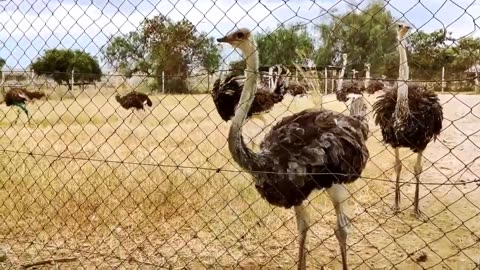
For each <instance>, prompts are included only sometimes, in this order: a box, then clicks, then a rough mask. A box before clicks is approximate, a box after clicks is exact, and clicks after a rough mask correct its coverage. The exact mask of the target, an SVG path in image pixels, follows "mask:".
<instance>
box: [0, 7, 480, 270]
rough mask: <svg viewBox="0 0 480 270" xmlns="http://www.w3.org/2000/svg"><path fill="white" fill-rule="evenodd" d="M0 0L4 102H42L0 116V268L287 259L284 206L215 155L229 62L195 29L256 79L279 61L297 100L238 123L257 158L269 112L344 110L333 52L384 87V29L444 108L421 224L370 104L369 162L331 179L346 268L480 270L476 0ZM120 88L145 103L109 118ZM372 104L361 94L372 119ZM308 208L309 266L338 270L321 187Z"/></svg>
mask: <svg viewBox="0 0 480 270" xmlns="http://www.w3.org/2000/svg"><path fill="white" fill-rule="evenodd" d="M440 2H441V3H440ZM0 7H1V9H0V12H1V14H2V16H0V25H1V27H0V41H1V42H2V43H1V44H2V45H1V50H0V57H1V58H2V59H3V60H4V61H2V64H3V68H2V86H1V87H2V93H3V96H4V99H6V96H7V95H6V93H7V92H8V91H11V90H12V89H19V88H23V89H27V90H28V91H31V92H34V91H40V92H41V93H44V94H45V97H42V98H40V99H35V100H29V99H27V100H28V101H27V102H26V106H25V107H23V108H25V109H26V111H28V115H27V114H26V113H25V111H24V110H23V108H22V106H21V104H20V103H21V102H20V103H19V102H16V103H14V104H12V105H11V106H6V102H2V104H1V105H0V111H1V112H0V128H1V134H2V135H1V136H0V147H1V150H0V268H2V269H19V268H24V269H26V268H37V269H39V268H40V269H49V268H57V267H58V268H66V269H77V268H85V269H97V268H99V269H110V268H122V269H131V268H132V269H133V268H141V269H150V268H151V269H162V268H169V269H171V268H182V269H211V268H215V269H216V268H227V269H230V268H242V269H257V268H265V269H285V268H295V267H296V265H297V254H298V233H297V227H296V223H295V222H296V221H295V216H294V212H293V211H292V210H286V209H283V208H278V207H274V206H271V205H269V204H268V203H267V202H266V201H265V200H263V199H262V198H261V197H260V196H259V194H258V193H257V191H256V190H255V187H254V185H253V183H252V178H251V176H250V174H248V173H247V172H245V171H243V170H241V169H240V168H239V167H238V166H237V164H236V163H235V162H234V161H233V160H232V158H231V155H230V152H229V150H228V146H227V138H228V130H229V127H230V122H225V121H223V120H222V118H221V117H220V116H219V113H218V112H217V110H216V108H215V105H214V103H213V100H212V96H211V95H210V92H211V90H212V88H213V86H214V83H215V81H216V80H217V79H218V78H219V76H223V77H224V76H225V74H226V73H229V72H240V74H242V72H243V69H244V67H242V66H241V64H242V63H241V61H240V62H239V61H238V60H240V59H241V58H239V56H238V55H237V54H236V53H235V52H234V51H233V50H231V49H229V48H227V47H223V48H220V47H218V46H217V43H216V42H214V39H213V38H218V37H221V36H224V35H225V34H227V33H228V32H229V31H231V30H232V29H235V28H238V27H248V28H250V29H251V30H252V31H253V32H254V33H255V34H256V35H257V36H256V39H257V43H258V44H259V50H260V54H261V55H260V62H261V63H260V64H261V66H262V68H261V72H262V78H263V79H262V80H261V81H259V84H262V85H268V84H269V83H270V81H271V73H269V67H270V66H274V65H275V64H283V65H285V66H289V67H292V68H291V71H292V73H291V74H290V75H291V78H290V82H291V83H296V84H299V85H303V86H304V87H305V88H307V89H308V93H307V94H306V95H303V96H295V97H292V96H291V95H286V96H285V97H284V99H283V100H282V101H281V102H280V103H277V104H275V106H274V107H273V109H272V110H271V111H270V112H267V113H264V114H263V117H264V118H265V123H263V122H262V121H258V120H257V119H251V120H249V121H248V123H247V124H246V127H245V128H244V133H245V134H244V135H245V138H246V139H251V140H252V143H253V149H256V148H258V145H260V142H261V141H262V139H263V137H264V135H265V134H266V133H267V132H268V131H269V130H270V127H271V126H272V125H273V124H274V123H276V122H278V121H279V120H280V119H281V118H282V117H284V116H288V115H291V114H293V113H296V112H299V111H302V110H305V109H309V108H313V107H315V106H321V107H323V108H325V109H330V110H334V111H339V112H344V113H346V114H348V111H347V110H346V109H347V107H346V104H345V103H343V102H339V101H337V100H336V96H335V89H336V87H337V83H338V82H337V80H338V70H339V65H340V60H341V59H340V58H341V57H340V55H341V54H342V53H347V54H348V58H349V62H348V65H347V72H346V75H345V79H348V80H350V78H352V80H359V81H363V79H364V78H365V77H369V78H372V79H377V78H380V77H382V75H384V76H385V79H384V80H385V81H386V82H387V81H390V82H393V81H395V80H396V78H397V76H398V59H397V58H398V54H396V44H397V43H396V41H395V28H394V27H395V23H397V22H398V21H402V22H408V23H409V24H410V25H411V26H412V30H411V36H410V39H409V48H408V49H409V64H410V69H411V75H410V77H411V79H412V81H417V83H420V84H424V85H425V86H426V87H427V88H429V89H434V90H435V91H437V93H438V96H439V98H440V102H441V104H442V106H443V114H444V121H443V128H442V133H441V135H440V137H439V138H438V139H437V140H436V141H434V142H433V141H432V142H431V143H430V144H429V145H428V147H427V149H426V150H425V152H424V161H423V168H424V171H423V173H422V174H421V190H420V205H421V207H422V210H423V211H424V213H425V215H426V216H428V220H427V221H421V220H418V219H417V218H416V217H415V216H414V215H412V213H413V210H412V209H413V206H412V205H411V204H412V202H413V193H414V181H415V177H414V173H413V167H414V163H415V154H414V153H413V152H412V151H410V150H408V149H403V148H402V149H401V151H400V154H401V159H402V164H403V171H402V176H401V184H402V187H401V196H402V204H401V211H400V213H398V214H395V213H394V212H393V210H392V206H393V202H394V181H395V170H394V150H393V149H392V148H391V147H389V146H387V145H385V144H384V143H382V134H381V132H380V130H379V127H378V126H376V125H375V123H374V122H373V119H372V117H371V115H372V114H371V113H370V114H369V118H370V120H369V127H370V134H369V138H368V142H367V146H368V149H369V151H370V158H369V161H368V164H367V167H366V168H365V170H364V171H363V173H362V177H361V178H360V179H359V180H357V181H356V182H354V183H353V184H350V185H348V191H349V193H350V195H351V196H350V198H349V200H348V203H347V215H348V216H349V218H350V220H351V227H350V231H349V238H348V249H347V253H348V256H349V257H348V264H349V267H350V268H352V269H357V268H358V269H391V268H394V269H414V268H415V269H416V268H422V269H423V268H428V269H478V267H479V266H480V207H479V205H480V199H479V198H480V193H479V192H480V191H479V185H480V180H479V179H480V177H479V172H480V161H478V160H479V157H480V155H479V154H478V153H479V150H480V149H479V148H480V135H479V134H480V133H479V131H480V118H479V117H480V105H479V104H480V97H479V96H478V87H479V83H478V72H477V67H478V64H479V63H480V39H479V37H480V36H479V32H478V30H477V29H478V26H479V25H478V14H480V4H479V3H477V2H476V1H471V0H461V1H439V2H436V1H423V0H412V1H393V0H392V1H370V2H369V1H346V0H344V1H322V2H318V1H267V2H263V1H262V2H260V1H237V2H228V1H209V0H198V1H173V2H172V1H140V0H136V1H118V2H117V1H109V0H104V1H95V2H91V1H48V2H44V1H26V0H11V1H1V2H0ZM444 29H446V30H444ZM282 31H283V32H282ZM52 49H56V50H53V52H52ZM95 63H97V65H98V67H99V68H100V69H101V70H98V69H96V68H95V67H96V65H95ZM366 63H369V64H371V75H366V73H365V71H364V65H365V64H366ZM294 65H296V66H297V67H299V69H297V68H296V67H295V66H294ZM238 66H240V68H239V67H238ZM302 67H303V71H302ZM100 72H101V75H100ZM356 74H358V75H356ZM132 90H135V91H137V92H141V93H145V94H147V95H148V96H149V98H150V99H151V101H152V106H151V107H148V106H147V107H146V108H145V110H138V111H134V110H127V109H125V108H123V107H122V106H121V104H119V102H117V100H116V95H120V96H124V95H126V94H127V93H130V92H131V91H132ZM380 94H381V93H378V92H377V93H374V94H372V95H367V94H365V95H364V97H365V98H366V100H367V102H368V103H369V104H368V108H369V109H370V110H371V104H373V102H374V101H375V100H376V98H377V97H378V96H379V95H380ZM4 101H6V100H4ZM307 208H308V209H309V211H310V215H311V218H310V219H311V220H310V229H309V237H308V241H307V250H308V252H307V266H308V268H309V269H337V268H338V267H340V265H341V264H340V260H341V258H340V253H339V249H338V242H337V239H336V237H335V233H334V228H335V226H336V217H335V210H334V208H333V206H332V203H331V202H330V200H329V198H328V196H327V195H326V192H324V191H318V192H315V193H313V194H311V195H310V197H309V199H308V203H307Z"/></svg>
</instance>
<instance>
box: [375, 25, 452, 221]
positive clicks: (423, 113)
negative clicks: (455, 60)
mask: <svg viewBox="0 0 480 270" xmlns="http://www.w3.org/2000/svg"><path fill="white" fill-rule="evenodd" d="M409 29H410V27H409V26H406V25H404V24H399V26H398V30H397V39H398V42H399V44H398V52H399V54H400V67H399V76H398V82H397V86H396V88H393V89H390V90H388V89H387V91H385V94H383V95H382V96H380V97H378V100H377V101H376V102H375V103H374V104H373V110H374V117H375V123H376V124H378V125H379V126H380V128H381V131H382V136H383V141H384V142H385V143H387V144H390V145H391V146H392V147H393V148H394V150H395V172H396V185H395V204H394V211H395V212H396V213H397V212H398V211H399V209H400V183H399V181H400V172H401V170H402V165H401V161H400V155H399V151H398V148H400V147H408V148H410V149H411V150H412V151H413V152H415V153H417V160H416V162H415V166H414V174H415V179H416V184H415V197H414V210H415V214H416V216H417V218H422V219H425V218H426V216H425V215H423V213H422V212H421V211H420V209H419V188H420V174H421V173H422V154H423V151H424V150H425V148H426V147H427V145H428V143H429V142H430V141H431V140H432V139H434V140H435V139H436V138H437V136H438V135H440V131H441V129H442V120H443V112H442V106H441V105H440V102H439V99H438V96H437V94H436V93H435V92H433V91H430V90H427V89H425V88H424V87H421V86H418V85H413V84H407V83H406V82H407V80H408V74H409V71H408V63H407V52H406V49H405V45H406V44H405V35H406V34H407V32H408V30H409Z"/></svg>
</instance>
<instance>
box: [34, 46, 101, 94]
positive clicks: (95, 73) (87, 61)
mask: <svg viewBox="0 0 480 270" xmlns="http://www.w3.org/2000/svg"><path fill="white" fill-rule="evenodd" d="M31 67H32V69H33V71H34V72H35V74H37V75H46V76H48V77H51V78H52V79H53V80H54V81H55V82H57V83H58V84H61V83H63V82H65V83H67V84H68V89H69V90H70V89H72V85H71V73H72V70H74V81H75V82H81V83H82V84H84V83H86V82H93V81H99V80H100V79H101V76H102V71H101V69H100V66H99V64H98V61H97V59H96V58H95V57H92V56H91V55H90V54H89V53H87V52H84V51H80V50H71V49H51V50H45V53H44V55H43V56H41V57H39V58H37V59H36V60H35V61H33V62H32V65H31Z"/></svg>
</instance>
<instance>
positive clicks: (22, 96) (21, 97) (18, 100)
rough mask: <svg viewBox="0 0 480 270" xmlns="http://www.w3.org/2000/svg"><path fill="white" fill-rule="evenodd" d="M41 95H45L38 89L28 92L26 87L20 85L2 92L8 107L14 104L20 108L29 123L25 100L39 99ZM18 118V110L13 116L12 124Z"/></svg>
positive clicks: (29, 116)
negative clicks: (14, 116)
mask: <svg viewBox="0 0 480 270" xmlns="http://www.w3.org/2000/svg"><path fill="white" fill-rule="evenodd" d="M42 97H45V93H42V92H40V91H33V92H30V91H28V90H27V89H25V88H22V87H14V88H10V90H8V91H7V92H6V93H5V94H4V101H5V104H6V105H7V106H8V107H11V106H16V107H18V108H19V109H20V110H22V111H23V112H25V114H26V115H27V119H28V120H27V122H28V123H30V118H31V115H30V114H29V112H28V109H27V104H26V103H27V101H31V100H35V99H41V98H42ZM18 118H20V112H18V114H17V118H15V121H14V122H13V124H16V123H17V121H18Z"/></svg>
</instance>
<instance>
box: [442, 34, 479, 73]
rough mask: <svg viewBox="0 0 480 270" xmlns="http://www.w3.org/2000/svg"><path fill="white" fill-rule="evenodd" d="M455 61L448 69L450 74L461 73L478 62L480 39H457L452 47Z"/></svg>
mask: <svg viewBox="0 0 480 270" xmlns="http://www.w3.org/2000/svg"><path fill="white" fill-rule="evenodd" d="M452 50H453V52H454V54H455V59H454V60H453V63H452V65H451V66H450V67H449V70H450V71H451V72H456V73H463V72H464V71H465V70H467V69H468V68H470V67H471V66H473V65H475V64H478V63H479V62H480V38H474V37H466V38H462V39H459V40H457V41H456V42H455V46H454V47H452Z"/></svg>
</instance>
